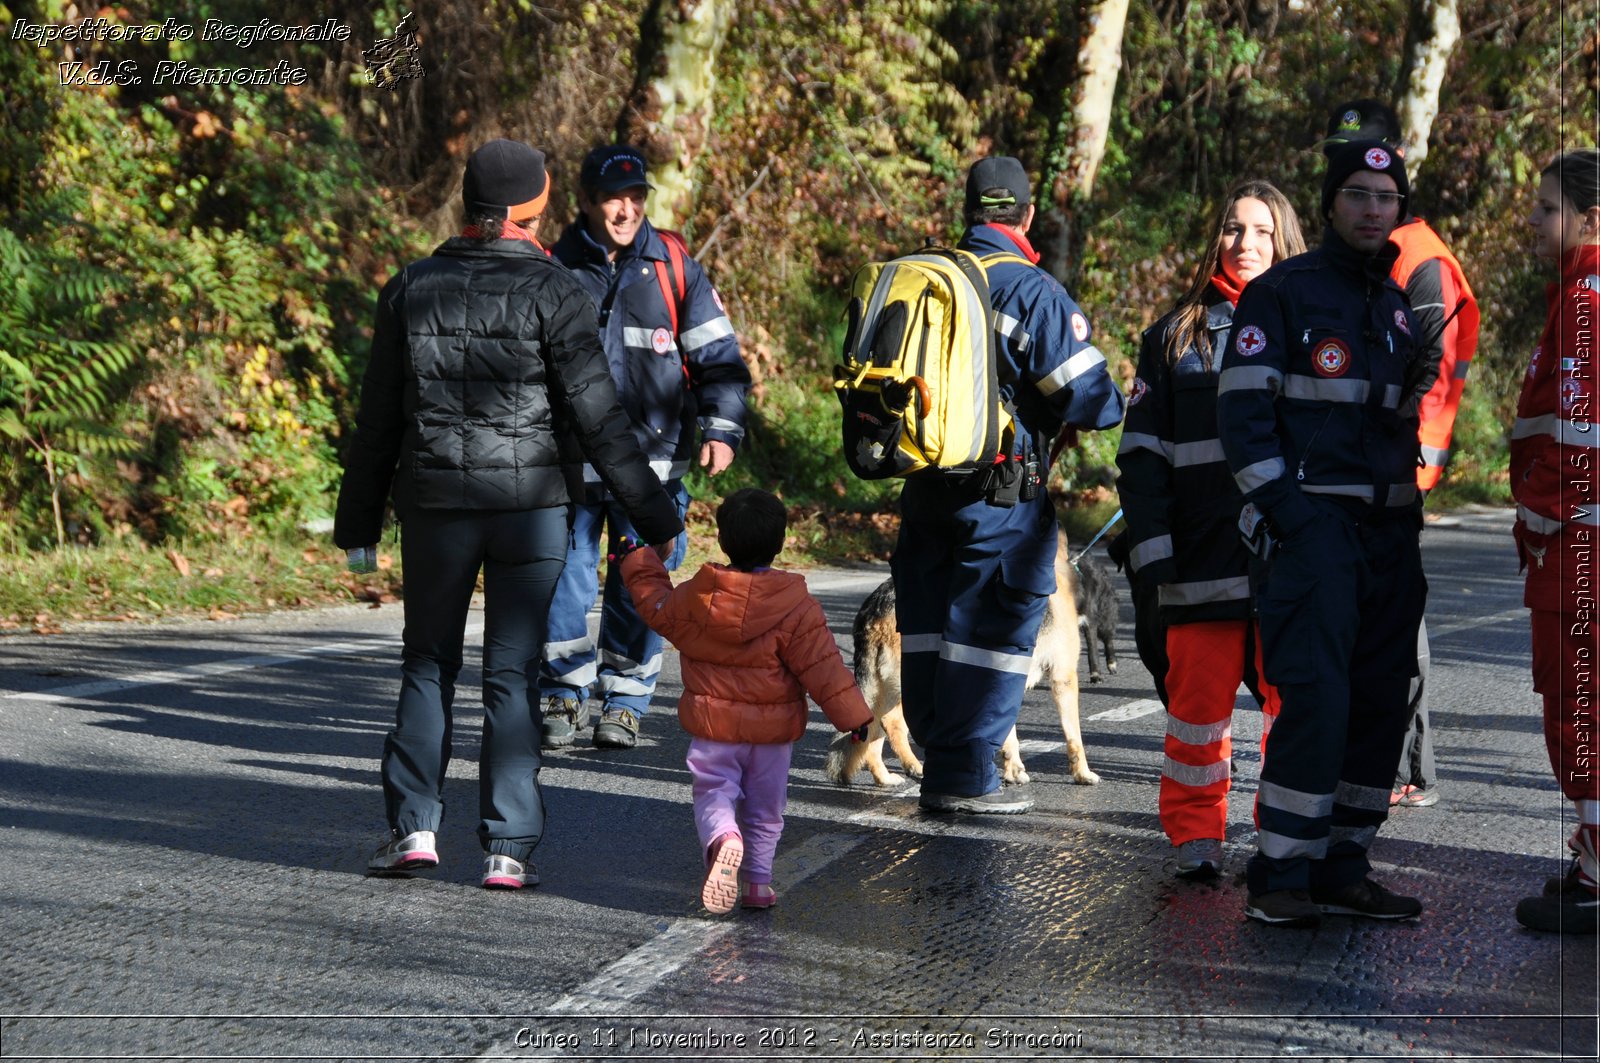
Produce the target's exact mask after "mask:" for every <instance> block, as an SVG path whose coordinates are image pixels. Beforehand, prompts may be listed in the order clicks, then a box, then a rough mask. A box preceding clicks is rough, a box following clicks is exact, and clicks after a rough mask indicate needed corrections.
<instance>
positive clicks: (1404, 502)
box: [1383, 480, 1417, 506]
mask: <svg viewBox="0 0 1600 1063" xmlns="http://www.w3.org/2000/svg"><path fill="white" fill-rule="evenodd" d="M1416 500H1417V484H1416V481H1414V480H1413V481H1412V482H1411V483H1408V484H1390V485H1389V497H1388V498H1386V499H1385V500H1384V503H1383V504H1384V505H1386V506H1409V505H1410V504H1411V503H1413V502H1415V501H1416Z"/></svg>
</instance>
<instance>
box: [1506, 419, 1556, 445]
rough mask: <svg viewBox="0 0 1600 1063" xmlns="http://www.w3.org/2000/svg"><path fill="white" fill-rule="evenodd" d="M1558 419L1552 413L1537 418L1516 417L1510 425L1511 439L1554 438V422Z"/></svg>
mask: <svg viewBox="0 0 1600 1063" xmlns="http://www.w3.org/2000/svg"><path fill="white" fill-rule="evenodd" d="M1559 420H1560V418H1559V417H1557V416H1556V415H1555V414H1553V413H1542V414H1540V415H1539V416H1538V417H1518V418H1517V419H1516V420H1515V421H1513V422H1512V424H1511V438H1512V439H1527V438H1529V437H1530V436H1554V435H1555V434H1556V422H1557V421H1559Z"/></svg>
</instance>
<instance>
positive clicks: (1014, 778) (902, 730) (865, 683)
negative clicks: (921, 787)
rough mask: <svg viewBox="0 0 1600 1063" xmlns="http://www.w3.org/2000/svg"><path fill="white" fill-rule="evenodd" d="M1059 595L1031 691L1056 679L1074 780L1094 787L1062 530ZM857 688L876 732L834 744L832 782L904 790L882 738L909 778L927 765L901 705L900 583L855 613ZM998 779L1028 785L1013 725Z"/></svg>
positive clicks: (1071, 577) (1071, 578)
mask: <svg viewBox="0 0 1600 1063" xmlns="http://www.w3.org/2000/svg"><path fill="white" fill-rule="evenodd" d="M1056 534H1057V538H1056V590H1055V593H1054V594H1052V595H1051V596H1050V600H1049V603H1048V605H1047V607H1046V609H1045V616H1044V623H1043V625H1042V626H1041V627H1040V629H1039V638H1038V642H1037V644H1036V645H1035V647H1034V651H1033V667H1032V668H1031V669H1029V670H1028V685H1027V687H1026V689H1028V690H1032V689H1033V687H1034V686H1036V685H1037V684H1038V682H1039V680H1040V679H1043V678H1044V677H1046V676H1049V678H1050V695H1051V697H1053V698H1054V699H1055V703H1056V712H1057V713H1058V714H1059V715H1060V717H1061V732H1062V734H1063V735H1065V736H1066V740H1067V764H1068V766H1069V767H1070V768H1071V771H1072V781H1073V782H1076V783H1080V784H1082V785H1085V786H1093V785H1094V784H1095V783H1097V782H1099V781H1100V776H1098V775H1096V774H1095V773H1094V772H1092V771H1090V770H1089V760H1088V758H1087V757H1086V756H1085V755H1084V751H1083V733H1082V731H1081V730H1080V729H1079V727H1078V654H1079V652H1080V649H1081V647H1080V645H1079V643H1080V641H1081V636H1080V634H1079V628H1078V608H1077V605H1076V604H1075V599H1076V595H1077V593H1078V591H1077V578H1076V575H1075V573H1074V572H1073V570H1072V564H1071V562H1070V560H1069V559H1068V555H1067V537H1066V535H1065V533H1062V532H1060V531H1057V533H1056ZM854 636H855V662H856V668H855V671H856V683H857V684H858V685H859V686H860V687H861V693H862V694H863V695H864V696H865V697H866V699H867V705H868V706H869V707H870V708H871V709H872V716H873V720H872V729H871V730H870V731H869V732H868V733H867V740H866V741H865V742H851V741H850V736H849V735H840V736H839V737H838V738H836V739H834V741H833V745H832V747H831V748H830V749H829V751H828V763H827V767H826V768H825V771H826V773H827V776H828V778H830V779H832V780H833V781H834V782H836V783H838V784H839V785H841V786H849V785H850V780H851V779H853V778H854V777H855V776H856V774H857V773H858V772H860V770H861V769H862V768H863V767H865V768H866V769H867V770H868V771H870V772H871V773H872V778H873V780H874V781H875V782H876V783H877V784H878V785H879V786H898V785H900V784H901V783H903V782H905V779H904V778H903V777H901V776H899V775H895V774H894V773H892V772H890V771H889V769H888V768H887V767H886V766H885V765H884V763H883V740H884V738H885V737H886V736H887V738H888V739H889V744H890V746H892V747H893V748H894V752H895V755H896V756H897V757H899V758H900V764H901V766H902V767H904V769H905V772H906V774H907V775H909V776H911V777H912V778H913V779H920V778H922V762H921V761H920V760H918V759H917V756H916V754H915V753H913V752H912V751H911V740H910V738H911V736H910V732H909V731H908V730H907V728H906V720H905V711H904V709H903V708H902V707H901V704H900V632H898V631H896V630H895V616H894V581H893V580H892V579H888V580H884V581H883V583H882V584H881V585H879V587H878V589H877V590H875V591H873V592H872V593H871V594H869V595H868V596H867V600H866V601H864V602H862V603H861V608H860V609H859V610H858V611H857V612H856V622H855V631H854ZM999 761H1000V777H1001V778H1002V779H1004V780H1005V781H1006V782H1010V783H1025V782H1028V781H1029V776H1028V773H1027V771H1026V770H1025V769H1024V768H1023V766H1022V750H1021V748H1020V746H1019V745H1018V743H1017V729H1016V728H1015V727H1013V728H1012V729H1011V734H1010V735H1008V736H1007V737H1006V741H1005V745H1004V746H1002V747H1001V750H1000V756H999Z"/></svg>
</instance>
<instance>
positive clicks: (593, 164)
mask: <svg viewBox="0 0 1600 1063" xmlns="http://www.w3.org/2000/svg"><path fill="white" fill-rule="evenodd" d="M645 174H646V169H645V161H644V153H643V152H641V151H640V150H639V149H638V148H636V147H634V146H633V145H632V144H609V145H607V146H605V147H603V148H595V149H594V150H593V151H591V152H589V154H587V155H585V156H584V157H583V168H582V169H581V170H579V171H578V185H579V186H580V187H581V188H583V189H584V190H586V191H588V192H594V193H597V194H599V195H602V196H608V195H611V194H612V193H613V192H621V191H622V190H623V189H625V188H651V187H653V186H652V185H651V184H650V182H649V181H648V180H646V179H645Z"/></svg>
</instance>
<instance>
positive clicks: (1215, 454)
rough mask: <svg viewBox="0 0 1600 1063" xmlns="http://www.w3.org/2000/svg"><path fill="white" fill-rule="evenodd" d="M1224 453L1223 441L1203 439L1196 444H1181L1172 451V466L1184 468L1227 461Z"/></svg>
mask: <svg viewBox="0 0 1600 1063" xmlns="http://www.w3.org/2000/svg"><path fill="white" fill-rule="evenodd" d="M1226 460H1227V458H1225V457H1224V456H1223V453H1222V440H1220V439H1202V440H1200V441H1199V442H1196V443H1179V444H1178V445H1177V446H1176V447H1174V448H1173V450H1172V464H1173V465H1175V466H1178V467H1179V468H1183V467H1185V466H1189V465H1210V464H1211V463H1213V462H1218V461H1226Z"/></svg>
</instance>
